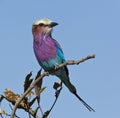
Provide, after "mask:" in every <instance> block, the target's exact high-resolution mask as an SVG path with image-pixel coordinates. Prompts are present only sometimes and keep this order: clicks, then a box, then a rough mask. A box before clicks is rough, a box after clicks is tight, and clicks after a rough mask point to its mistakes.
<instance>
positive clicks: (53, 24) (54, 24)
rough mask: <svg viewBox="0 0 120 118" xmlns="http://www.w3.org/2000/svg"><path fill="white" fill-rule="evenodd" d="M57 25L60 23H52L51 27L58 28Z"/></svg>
mask: <svg viewBox="0 0 120 118" xmlns="http://www.w3.org/2000/svg"><path fill="white" fill-rule="evenodd" d="M56 25H58V23H56V22H51V24H50V27H54V26H56Z"/></svg>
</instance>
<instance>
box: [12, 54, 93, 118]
mask: <svg viewBox="0 0 120 118" xmlns="http://www.w3.org/2000/svg"><path fill="white" fill-rule="evenodd" d="M92 58H95V55H89V56H87V57H85V58H82V59H80V60H77V61H74V60H69V61H66V62H65V63H63V64H60V65H58V66H56V67H55V68H54V69H52V70H51V71H52V72H53V71H56V70H58V69H60V68H61V67H63V66H66V65H74V64H77V65H78V64H80V63H82V62H84V61H86V60H88V59H92ZM51 71H49V72H48V71H46V72H44V73H43V74H42V75H41V76H40V77H38V78H37V79H36V80H34V82H33V83H32V85H31V86H30V87H29V88H28V89H27V90H26V91H25V93H24V94H23V95H22V96H21V98H20V99H19V100H18V101H17V102H16V104H15V106H14V108H13V110H12V113H11V117H10V118H14V115H15V112H16V110H17V108H18V106H19V104H20V103H21V101H22V100H23V99H24V98H25V96H26V95H27V94H28V93H29V92H30V91H31V90H32V89H33V88H34V87H35V86H36V84H37V83H38V82H39V81H40V80H41V79H42V78H44V77H45V76H47V75H49V73H50V72H51ZM37 118H39V116H38V117H37Z"/></svg>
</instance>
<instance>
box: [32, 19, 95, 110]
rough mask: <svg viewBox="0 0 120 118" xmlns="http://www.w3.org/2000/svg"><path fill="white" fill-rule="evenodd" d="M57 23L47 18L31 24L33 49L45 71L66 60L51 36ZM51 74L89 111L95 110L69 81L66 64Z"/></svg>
mask: <svg viewBox="0 0 120 118" xmlns="http://www.w3.org/2000/svg"><path fill="white" fill-rule="evenodd" d="M57 25H58V23H57V22H53V21H52V20H50V19H48V18H42V19H39V20H36V21H35V22H33V24H32V34H33V50H34V53H35V56H36V58H37V61H38V63H39V65H40V66H41V67H42V68H43V69H44V70H45V71H50V70H51V69H53V68H54V67H56V66H58V65H60V64H62V63H64V62H66V60H65V57H64V53H63V50H62V48H61V46H60V44H59V43H58V41H57V40H55V39H54V38H53V37H52V31H53V27H55V26H57ZM51 74H52V75H55V76H57V77H58V78H59V79H60V80H61V81H62V82H63V83H64V85H65V86H66V87H67V88H68V89H69V91H70V92H71V93H72V94H74V95H75V96H76V97H77V98H78V99H79V100H80V101H81V102H82V104H83V105H84V106H85V107H86V108H87V109H88V110H89V111H95V110H94V109H93V108H92V107H91V106H89V105H88V104H87V103H86V102H85V101H84V100H83V99H82V98H81V97H80V96H79V95H78V94H77V90H76V88H75V86H74V85H73V84H72V83H71V82H70V78H69V71H68V68H67V66H64V67H62V68H60V69H59V70H56V71H54V72H53V73H51Z"/></svg>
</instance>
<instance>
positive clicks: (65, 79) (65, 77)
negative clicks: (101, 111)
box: [56, 67, 95, 112]
mask: <svg viewBox="0 0 120 118" xmlns="http://www.w3.org/2000/svg"><path fill="white" fill-rule="evenodd" d="M65 69H66V71H64V68H62V69H61V70H58V71H57V72H60V74H56V75H57V76H58V77H59V78H60V79H61V81H62V82H63V83H64V84H65V85H66V87H67V88H68V89H69V90H70V92H71V93H73V94H74V95H75V96H76V97H77V98H78V99H79V100H80V101H81V102H82V104H83V105H84V106H85V107H86V108H87V109H88V110H89V111H94V112H95V110H94V109H93V108H92V107H90V106H89V105H88V104H87V103H86V102H85V101H84V100H83V99H82V98H81V97H80V96H79V95H78V94H77V91H76V88H75V86H74V85H72V83H71V82H70V79H69V75H68V70H67V67H66V68H65ZM61 73H62V74H61Z"/></svg>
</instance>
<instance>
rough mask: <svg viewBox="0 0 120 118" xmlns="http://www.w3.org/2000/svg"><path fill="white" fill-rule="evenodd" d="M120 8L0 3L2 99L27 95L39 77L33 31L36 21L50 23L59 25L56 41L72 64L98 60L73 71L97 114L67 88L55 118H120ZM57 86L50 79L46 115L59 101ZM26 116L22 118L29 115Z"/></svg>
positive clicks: (101, 3) (53, 1) (93, 1)
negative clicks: (27, 83)
mask: <svg viewBox="0 0 120 118" xmlns="http://www.w3.org/2000/svg"><path fill="white" fill-rule="evenodd" d="M119 6H120V1H119V0H84V1H81V0H71V1H68V0H66V1H65V0H60V1H58V0H36V1H35V0H34V1H30V0H26V1H16V0H11V1H7V0H0V55H1V56H0V78H1V79H0V80H1V83H0V94H2V93H3V91H4V89H5V88H10V89H12V90H13V91H15V92H16V93H22V92H23V82H24V77H25V76H26V74H28V73H29V72H30V71H33V77H34V76H35V74H36V73H37V71H38V70H39V68H40V67H39V65H38V63H37V61H36V58H35V56H34V53H33V48H32V46H33V45H32V43H33V36H32V33H31V27H32V23H33V22H34V21H35V20H37V19H40V18H44V17H47V18H50V19H52V20H53V21H56V22H58V23H59V25H58V26H57V27H55V28H54V31H53V37H54V38H55V39H56V40H58V41H59V42H60V44H61V45H62V48H63V50H64V54H65V57H66V59H69V60H70V59H80V58H82V57H85V56H87V55H89V54H96V58H95V59H92V60H89V61H87V62H84V63H82V64H80V65H79V66H69V67H68V68H69V71H70V78H71V82H72V83H73V84H74V85H75V86H76V88H77V91H78V94H79V95H80V96H81V97H82V98H83V99H84V100H85V101H86V102H87V103H88V104H90V105H91V106H92V107H93V108H94V109H95V110H96V112H95V113H92V112H89V111H87V109H86V108H85V107H84V106H83V105H82V104H81V103H80V102H79V101H78V100H77V99H76V98H75V97H74V96H73V95H72V94H71V93H70V92H69V91H68V90H67V88H66V87H65V86H64V88H63V90H62V92H61V95H60V97H59V100H58V101H57V104H56V106H55V107H54V110H53V111H52V112H51V114H50V115H49V118H55V117H58V118H61V117H63V118H65V117H66V118H67V117H69V118H73V117H84V118H113V117H114V118H118V117H120V111H119V106H120V102H119V100H120V92H119V90H120V84H119V83H120V74H119V73H120V72H119V70H120V64H119V63H120V62H119V60H120V54H119V50H120V15H119V12H120V7H119ZM54 81H58V79H57V78H56V77H53V76H49V77H46V78H44V86H47V89H46V91H45V92H44V93H43V94H42V98H41V104H42V107H43V110H44V111H46V110H47V109H49V107H50V105H51V104H50V103H52V101H53V99H54V90H53V89H52V85H53V83H54ZM3 107H4V108H5V109H8V108H6V107H5V106H3ZM21 113H24V112H23V111H18V115H19V116H21V117H22V116H23V115H24V116H26V115H27V114H26V113H25V114H22V115H21Z"/></svg>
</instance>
